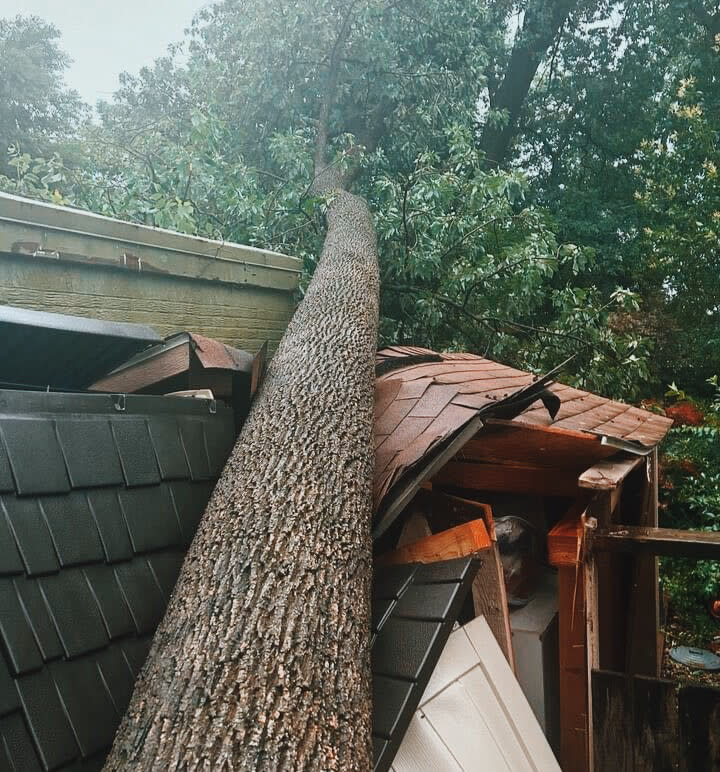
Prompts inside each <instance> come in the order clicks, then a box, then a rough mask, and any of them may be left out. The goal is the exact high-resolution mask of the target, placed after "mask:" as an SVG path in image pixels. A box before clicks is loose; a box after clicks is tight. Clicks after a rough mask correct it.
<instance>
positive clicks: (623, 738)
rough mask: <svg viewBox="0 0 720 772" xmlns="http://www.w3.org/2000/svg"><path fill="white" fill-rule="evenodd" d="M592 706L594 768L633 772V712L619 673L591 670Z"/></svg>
mask: <svg viewBox="0 0 720 772" xmlns="http://www.w3.org/2000/svg"><path fill="white" fill-rule="evenodd" d="M592 703H593V716H594V725H593V730H594V731H593V758H594V761H595V769H597V770H598V772H605V771H606V770H607V772H633V767H632V764H633V753H632V737H631V732H632V712H631V702H630V699H629V688H628V683H627V679H626V678H625V677H624V676H623V675H621V674H620V673H610V672H606V671H603V670H596V671H594V672H593V674H592ZM563 768H564V767H563Z"/></svg>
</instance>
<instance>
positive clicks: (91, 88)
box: [0, 0, 209, 105]
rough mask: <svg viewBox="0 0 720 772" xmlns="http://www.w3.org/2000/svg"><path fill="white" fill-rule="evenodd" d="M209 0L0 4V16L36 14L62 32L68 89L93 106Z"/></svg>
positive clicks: (175, 36) (158, 52)
mask: <svg viewBox="0 0 720 772" xmlns="http://www.w3.org/2000/svg"><path fill="white" fill-rule="evenodd" d="M208 4H209V0H95V1H94V2H93V0H0V16H1V17H14V16H16V15H17V14H19V13H20V14H23V15H33V16H40V17H41V18H43V19H45V20H46V21H50V22H52V23H53V24H54V25H55V26H56V27H57V28H58V29H59V30H60V32H61V33H62V37H61V39H60V46H61V47H62V49H63V50H64V51H65V52H66V53H67V54H68V55H69V56H70V58H71V59H72V60H73V64H72V65H71V67H70V69H68V70H67V71H66V74H65V80H66V82H67V84H68V85H69V86H71V87H72V88H74V89H77V91H79V92H80V95H81V96H82V98H83V99H84V100H85V101H86V102H89V103H90V104H91V105H94V104H95V102H96V101H97V100H98V99H109V98H110V96H111V95H112V93H113V92H114V91H115V90H116V89H117V87H118V85H119V82H118V75H119V74H120V73H121V72H122V71H127V72H132V73H137V72H138V70H139V69H140V68H141V67H144V66H146V65H149V64H152V62H153V60H154V59H156V58H157V57H158V56H162V55H163V54H164V53H165V51H166V49H167V46H168V44H170V43H176V42H179V41H180V40H182V37H183V30H184V29H185V28H186V27H188V26H189V25H190V22H191V21H192V18H193V16H194V15H195V13H196V12H197V11H199V10H200V9H201V8H202V7H204V6H205V5H208Z"/></svg>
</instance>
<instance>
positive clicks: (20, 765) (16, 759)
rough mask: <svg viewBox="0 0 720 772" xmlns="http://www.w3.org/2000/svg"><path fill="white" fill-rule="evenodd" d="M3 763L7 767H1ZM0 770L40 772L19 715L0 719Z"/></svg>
mask: <svg viewBox="0 0 720 772" xmlns="http://www.w3.org/2000/svg"><path fill="white" fill-rule="evenodd" d="M14 691H15V687H13V692H14ZM3 754H5V755H3ZM3 761H4V762H5V764H6V765H7V767H4V766H3ZM0 768H2V769H5V768H7V769H8V770H10V772H40V770H42V767H41V766H40V761H39V759H38V757H37V754H36V753H35V748H34V747H33V741H32V738H31V737H30V732H29V731H28V728H27V727H26V726H25V722H24V721H23V718H22V714H20V713H14V714H12V715H10V716H5V718H2V719H0Z"/></svg>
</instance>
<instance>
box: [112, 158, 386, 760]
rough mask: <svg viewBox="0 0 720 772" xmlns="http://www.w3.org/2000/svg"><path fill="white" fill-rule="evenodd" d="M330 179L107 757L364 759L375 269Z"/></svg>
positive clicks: (360, 218)
mask: <svg viewBox="0 0 720 772" xmlns="http://www.w3.org/2000/svg"><path fill="white" fill-rule="evenodd" d="M319 178H320V179H321V184H320V185H319V187H321V188H322V189H323V190H324V191H325V192H327V191H332V195H331V199H330V204H329V207H328V212H327V225H328V230H327V237H326V241H325V246H324V249H323V253H322V256H321V259H320V262H319V265H318V267H317V269H316V271H315V275H314V277H313V279H312V282H311V284H310V287H309V289H308V291H307V293H306V296H305V298H304V300H303V301H302V303H301V305H300V307H299V308H298V311H297V312H296V314H295V316H294V318H293V320H292V321H291V323H290V325H289V327H288V330H287V332H286V334H285V337H284V338H283V340H282V342H281V344H280V346H279V348H278V350H277V353H276V354H275V356H274V358H273V360H272V362H271V364H270V367H269V370H268V374H267V378H266V380H265V382H264V384H263V386H262V387H261V391H260V393H259V395H258V397H257V399H256V402H255V403H254V405H253V408H252V410H251V413H250V416H249V418H248V421H247V423H246V424H245V426H244V428H243V430H242V433H241V435H240V437H239V439H238V442H237V444H236V446H235V449H234V451H233V453H232V455H231V458H230V460H229V462H228V464H227V466H226V468H225V471H224V472H223V475H222V477H221V479H220V481H219V483H218V485H217V488H216V489H215V492H214V494H213V496H212V498H211V500H210V503H209V505H208V508H207V511H206V513H205V516H204V517H203V520H202V522H201V524H200V527H199V530H198V533H197V535H196V537H195V540H194V541H193V543H192V545H191V547H190V551H189V553H188V556H187V559H186V560H185V563H184V565H183V568H182V571H181V573H180V577H179V580H178V584H177V585H176V589H175V592H174V594H173V597H172V599H171V601H170V605H169V608H168V611H167V614H166V616H165V619H164V620H163V622H162V623H161V625H160V627H159V629H158V631H157V633H156V635H155V639H154V641H153V645H152V648H151V651H150V655H149V657H148V660H147V662H146V664H145V667H144V668H143V670H142V672H141V674H140V676H139V679H138V682H137V684H136V688H135V692H134V695H133V698H132V701H131V704H130V707H129V709H128V712H127V714H126V716H125V718H124V720H123V722H122V724H121V726H120V729H119V731H118V734H117V736H116V739H115V744H114V746H113V749H112V751H111V753H110V756H109V758H108V760H107V764H106V769H108V770H121V769H128V768H133V769H142V770H148V769H158V770H159V769H162V770H167V769H197V768H203V769H212V770H220V769H233V770H298V769H303V770H306V769H307V770H368V769H370V767H371V758H372V754H371V743H370V714H371V710H370V707H371V706H370V672H369V671H370V668H369V642H370V635H369V630H370V608H369V604H370V579H371V547H370V519H371V509H372V469H373V450H372V448H373V444H372V430H373V426H372V409H373V389H374V356H375V347H376V335H377V318H378V294H379V278H378V266H377V246H376V237H375V231H374V228H373V224H372V220H371V216H370V212H369V210H368V208H367V206H366V204H365V202H364V201H363V200H362V199H360V198H358V197H356V196H354V195H352V194H350V193H348V192H346V191H344V190H343V189H342V188H341V187H339V185H340V181H339V180H337V178H335V177H334V176H333V174H332V170H328V169H321V171H320V172H319Z"/></svg>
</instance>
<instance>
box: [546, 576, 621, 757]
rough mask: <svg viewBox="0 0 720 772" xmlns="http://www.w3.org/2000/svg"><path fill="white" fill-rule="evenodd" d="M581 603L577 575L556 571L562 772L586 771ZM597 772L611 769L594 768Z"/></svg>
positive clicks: (585, 666) (583, 623)
mask: <svg viewBox="0 0 720 772" xmlns="http://www.w3.org/2000/svg"><path fill="white" fill-rule="evenodd" d="M585 632H586V628H585V600H584V584H583V582H582V577H581V571H579V567H578V566H575V565H561V566H560V567H559V568H558V645H559V649H560V765H561V766H562V768H563V771H564V772H585V770H588V769H589V768H590V767H589V750H588V728H587V713H588V682H587V654H586V646H585ZM596 768H597V769H598V770H604V769H608V770H610V769H613V768H612V767H602V766H597V767H596Z"/></svg>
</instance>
